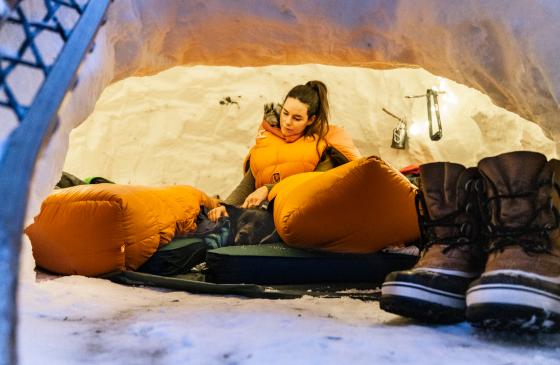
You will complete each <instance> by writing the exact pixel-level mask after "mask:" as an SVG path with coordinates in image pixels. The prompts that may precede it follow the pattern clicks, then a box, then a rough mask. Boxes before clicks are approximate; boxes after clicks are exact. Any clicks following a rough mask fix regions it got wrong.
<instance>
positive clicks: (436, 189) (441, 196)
mask: <svg viewBox="0 0 560 365" xmlns="http://www.w3.org/2000/svg"><path fill="white" fill-rule="evenodd" d="M463 171H465V167H464V166H463V165H460V164H455V163H449V162H448V163H438V162H436V163H431V164H425V165H421V166H420V176H421V180H422V191H423V193H424V199H425V201H426V205H427V208H428V212H429V214H430V217H431V218H432V219H440V218H443V217H445V216H447V215H449V214H451V213H453V212H455V211H456V210H457V207H458V204H459V202H458V200H459V199H460V198H462V197H461V196H458V195H459V194H460V193H458V190H459V189H458V186H457V182H458V180H459V176H460V175H461V174H462V173H463ZM461 195H462V194H461Z"/></svg>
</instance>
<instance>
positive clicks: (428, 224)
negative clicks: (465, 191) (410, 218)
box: [415, 191, 476, 254]
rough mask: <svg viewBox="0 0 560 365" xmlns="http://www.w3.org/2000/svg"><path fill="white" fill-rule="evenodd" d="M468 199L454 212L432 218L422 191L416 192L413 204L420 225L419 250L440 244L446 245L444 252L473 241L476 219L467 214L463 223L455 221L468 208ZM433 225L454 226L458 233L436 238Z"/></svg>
mask: <svg viewBox="0 0 560 365" xmlns="http://www.w3.org/2000/svg"><path fill="white" fill-rule="evenodd" d="M468 201H469V199H465V203H464V204H462V205H461V206H460V207H459V208H458V209H457V210H455V211H454V212H452V213H450V214H448V215H446V216H443V217H441V218H438V219H433V218H431V217H430V216H429V212H428V209H427V206H426V201H425V200H424V197H423V194H422V192H421V191H418V192H417V194H416V197H415V204H416V212H417V213H418V225H419V226H420V242H421V245H420V249H421V250H427V249H428V248H430V247H431V246H433V245H434V244H441V245H445V246H446V247H445V248H444V249H443V250H442V252H443V253H444V254H445V253H447V252H449V251H451V250H454V249H456V248H458V247H461V246H467V245H470V244H471V243H472V242H473V237H474V236H473V233H475V232H476V221H475V220H474V219H472V215H471V214H467V215H466V217H467V221H466V222H464V223H458V222H456V220H457V218H458V217H460V216H462V215H465V214H466V212H467V210H468ZM435 227H449V228H455V229H456V231H457V232H458V234H456V235H452V236H448V237H443V238H438V237H437V235H436V233H435V230H434V228H435Z"/></svg>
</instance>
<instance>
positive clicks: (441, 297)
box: [380, 162, 485, 323]
mask: <svg viewBox="0 0 560 365" xmlns="http://www.w3.org/2000/svg"><path fill="white" fill-rule="evenodd" d="M420 177H421V181H422V189H421V190H422V193H421V194H419V195H418V197H417V205H416V208H417V212H418V222H419V225H420V231H421V233H422V242H423V247H422V256H421V258H420V260H419V261H418V263H417V264H416V265H415V266H414V267H413V268H412V269H411V270H408V271H398V272H393V273H390V274H389V275H388V276H387V277H386V279H385V282H384V283H383V286H382V291H381V299H380V306H381V308H382V309H383V310H385V311H387V312H391V313H396V314H399V315H402V316H405V317H411V318H414V319H417V320H421V321H425V322H431V323H454V322H460V321H463V320H464V318H465V293H466V291H467V289H468V286H469V284H470V283H471V281H473V280H474V279H476V278H477V277H478V276H480V273H481V272H482V271H483V269H484V263H485V257H484V253H483V250H482V245H481V242H480V227H479V225H480V224H479V222H480V216H479V208H478V199H477V197H476V191H475V190H474V187H475V185H476V184H475V182H476V180H477V179H478V178H479V177H480V175H479V173H478V170H477V169H476V168H469V169H466V168H465V167H464V166H462V165H459V164H455V163H448V162H445V163H444V162H436V163H430V164H425V165H422V166H420Z"/></svg>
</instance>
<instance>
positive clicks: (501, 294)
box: [466, 283, 560, 332]
mask: <svg viewBox="0 0 560 365" xmlns="http://www.w3.org/2000/svg"><path fill="white" fill-rule="evenodd" d="M466 301H467V311H466V312H467V314H466V315H467V320H468V321H469V322H470V323H472V324H473V326H477V327H485V328H492V329H497V330H512V329H513V330H519V331H527V332H558V331H559V330H560V296H558V295H555V294H553V293H550V292H547V291H544V290H539V289H536V288H533V287H529V286H523V285H515V284H500V283H491V284H478V285H474V286H472V287H471V288H470V289H469V290H468V292H467V299H466Z"/></svg>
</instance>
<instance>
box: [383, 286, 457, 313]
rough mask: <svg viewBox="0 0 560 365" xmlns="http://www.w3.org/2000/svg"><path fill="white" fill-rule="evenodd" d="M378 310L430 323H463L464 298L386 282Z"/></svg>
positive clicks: (422, 287) (423, 287) (424, 287)
mask: <svg viewBox="0 0 560 365" xmlns="http://www.w3.org/2000/svg"><path fill="white" fill-rule="evenodd" d="M379 305H380V307H381V309H383V310H384V311H387V312H391V313H394V314H398V315H401V316H405V317H409V318H414V319H417V320H419V321H422V322H429V323H441V324H444V323H445V324H448V323H457V322H462V321H464V320H465V296H464V295H459V294H455V293H449V292H445V291H442V290H436V289H433V288H430V287H426V286H423V285H419V284H413V283H406V282H399V281H392V282H391V281H389V282H385V283H383V286H382V288H381V299H380V301H379Z"/></svg>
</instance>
